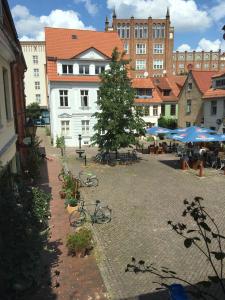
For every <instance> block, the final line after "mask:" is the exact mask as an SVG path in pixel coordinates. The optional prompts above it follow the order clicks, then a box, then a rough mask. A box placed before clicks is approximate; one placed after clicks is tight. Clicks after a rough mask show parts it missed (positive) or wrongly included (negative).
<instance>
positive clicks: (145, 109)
mask: <svg viewBox="0 0 225 300" xmlns="http://www.w3.org/2000/svg"><path fill="white" fill-rule="evenodd" d="M144 115H145V116H149V106H145V107H144Z"/></svg>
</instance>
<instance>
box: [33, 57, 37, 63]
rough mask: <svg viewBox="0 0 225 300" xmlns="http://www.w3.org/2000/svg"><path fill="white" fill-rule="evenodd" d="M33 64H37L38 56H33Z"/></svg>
mask: <svg viewBox="0 0 225 300" xmlns="http://www.w3.org/2000/svg"><path fill="white" fill-rule="evenodd" d="M33 64H38V56H37V55H33Z"/></svg>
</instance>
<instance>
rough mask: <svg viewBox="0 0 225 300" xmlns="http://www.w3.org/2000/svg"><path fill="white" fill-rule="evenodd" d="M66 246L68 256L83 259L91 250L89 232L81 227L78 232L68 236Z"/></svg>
mask: <svg viewBox="0 0 225 300" xmlns="http://www.w3.org/2000/svg"><path fill="white" fill-rule="evenodd" d="M66 246H67V248H68V254H69V255H72V256H74V255H77V256H80V257H84V256H85V255H87V253H88V252H89V251H90V250H91V249H92V248H93V243H92V232H91V230H90V229H87V228H85V227H82V228H80V229H79V231H77V232H75V233H72V234H69V235H68V236H67V242H66Z"/></svg>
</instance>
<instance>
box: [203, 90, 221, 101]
mask: <svg viewBox="0 0 225 300" xmlns="http://www.w3.org/2000/svg"><path fill="white" fill-rule="evenodd" d="M202 98H203V99H212V98H225V90H224V89H209V90H207V91H206V92H205V93H204V95H203V97H202Z"/></svg>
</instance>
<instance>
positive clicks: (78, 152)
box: [76, 149, 85, 158]
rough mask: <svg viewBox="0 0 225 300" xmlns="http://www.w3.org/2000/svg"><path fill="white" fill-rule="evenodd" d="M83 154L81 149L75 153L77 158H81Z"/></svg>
mask: <svg viewBox="0 0 225 300" xmlns="http://www.w3.org/2000/svg"><path fill="white" fill-rule="evenodd" d="M84 152H85V150H83V149H77V150H76V153H77V154H79V158H82V154H83V153H84Z"/></svg>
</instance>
